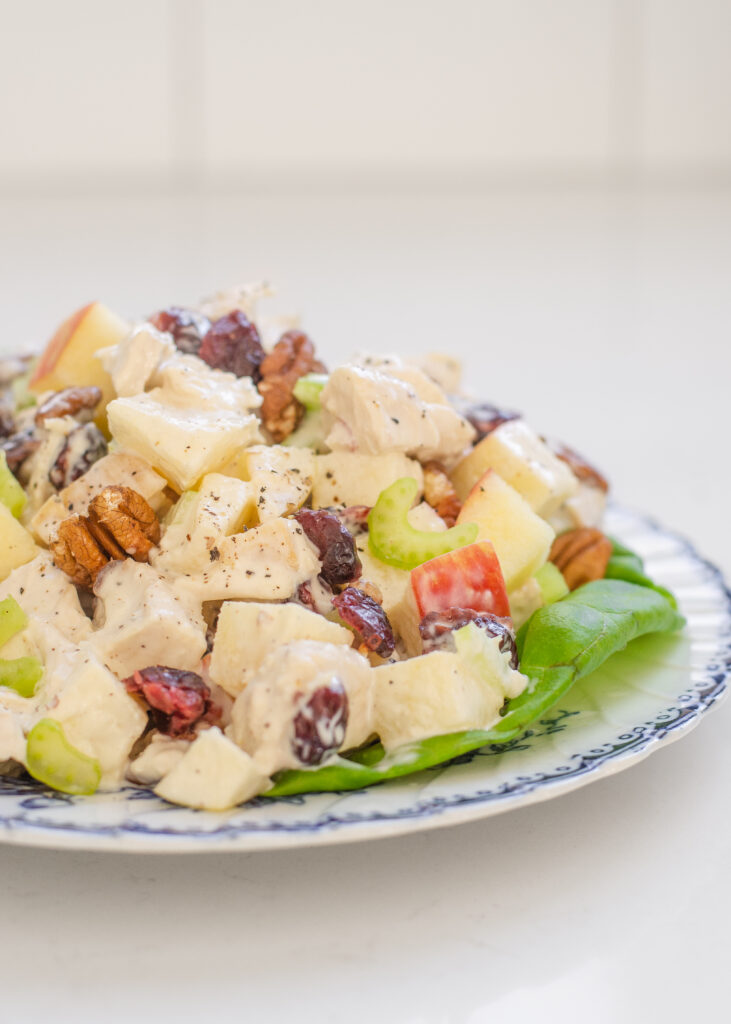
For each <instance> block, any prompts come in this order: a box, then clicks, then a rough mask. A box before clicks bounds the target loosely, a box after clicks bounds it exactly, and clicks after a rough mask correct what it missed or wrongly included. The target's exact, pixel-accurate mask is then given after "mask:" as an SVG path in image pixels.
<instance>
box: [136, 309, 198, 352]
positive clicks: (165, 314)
mask: <svg viewBox="0 0 731 1024" xmlns="http://www.w3.org/2000/svg"><path fill="white" fill-rule="evenodd" d="M150 323H151V324H152V326H153V327H157V329H158V331H167V333H168V334H172V336H173V341H174V342H175V346H176V348H178V349H179V350H180V351H181V352H185V353H186V355H193V356H197V355H198V350H199V348H200V347H201V342H202V341H203V337H204V335H205V334H207V333H208V331H209V330H210V327H211V321H210V320H209V319H208V317H207V316H204V315H203V313H197V312H196V311H195V310H193V309H184V308H183V307H182V306H169V307H168V309H161V310H160V311H159V312H158V313H153V314H152V316H151V317H150Z"/></svg>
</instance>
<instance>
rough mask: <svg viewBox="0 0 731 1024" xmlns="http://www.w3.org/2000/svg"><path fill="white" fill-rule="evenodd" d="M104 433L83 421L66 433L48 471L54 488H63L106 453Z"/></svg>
mask: <svg viewBox="0 0 731 1024" xmlns="http://www.w3.org/2000/svg"><path fill="white" fill-rule="evenodd" d="M107 450H108V449H107V442H106V440H105V438H104V435H103V434H102V432H101V431H100V430H99V428H98V427H97V426H95V425H94V424H93V423H85V424H84V425H83V426H81V427H76V429H75V430H72V431H71V433H70V434H67V436H66V438H65V440H64V442H63V445H62V446H61V450H60V451H59V453H58V455H57V456H56V461H55V462H54V463H53V465H52V466H51V468H50V469H49V471H48V479H49V480H50V481H51V483H52V484H53V486H54V487H55V488H56V490H58V491H60V490H63V488H64V487H68V485H69V484H72V483H73V482H74V480H78V479H79V477H80V476H83V475H84V473H85V472H86V471H87V469H89V467H90V466H93V465H94V463H95V462H98V461H99V459H101V458H102V457H103V456H104V455H106V454H107Z"/></svg>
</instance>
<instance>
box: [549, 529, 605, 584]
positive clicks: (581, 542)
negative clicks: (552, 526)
mask: <svg viewBox="0 0 731 1024" xmlns="http://www.w3.org/2000/svg"><path fill="white" fill-rule="evenodd" d="M611 554H612V542H611V541H610V540H609V538H608V537H605V536H604V534H603V533H602V532H601V530H596V529H594V528H593V527H589V526H582V527H581V528H580V529H578V530H569V531H568V533H562V534H560V535H559V536H558V537H556V539H555V541H554V542H553V547H552V548H551V553H550V555H549V556H548V557H549V559H550V561H551V562H553V564H554V565H555V566H556V568H558V569H560V570H561V572H562V573H563V575H564V579H565V580H566V583H567V585H568V588H569V590H576V588H577V587H580V586H582V585H583V584H584V583H591V582H592V580H600V579H603V577H604V573H605V572H606V571H607V563H608V562H609V559H610V557H611Z"/></svg>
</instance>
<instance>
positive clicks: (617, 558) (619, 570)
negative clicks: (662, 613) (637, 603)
mask: <svg viewBox="0 0 731 1024" xmlns="http://www.w3.org/2000/svg"><path fill="white" fill-rule="evenodd" d="M609 539H610V540H611V542H612V555H611V557H610V559H609V564H608V565H607V569H606V572H605V573H604V579H606V580H624V581H625V582H626V583H637V584H639V586H641V587H650V588H651V589H652V590H656V591H657V592H658V594H662V596H663V597H664V598H665V599H666V600H667V601H669V602H670V604H671V605H672V606H673V608H677V607H678V603H677V601H676V600H675V598H674V597H673V595H672V594H671V593H670V591H669V590H666V588H665V587H661V586H660V585H659V584H658V583H654V582H653V581H652V580H651V579H650V577H649V576H647V575H646V574H645V567H644V564H643V562H642V559H641V558H640V556H639V555H636V554H635V553H634V551H631V550H630V548H626V547H625V546H624V544H620V543H619V541H618V540H615V539H614V538H613V537H610V538H609Z"/></svg>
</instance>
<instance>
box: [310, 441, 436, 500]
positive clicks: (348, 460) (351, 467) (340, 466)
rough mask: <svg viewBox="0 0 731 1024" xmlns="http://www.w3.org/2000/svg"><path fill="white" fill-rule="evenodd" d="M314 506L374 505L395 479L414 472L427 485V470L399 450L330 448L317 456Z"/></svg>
mask: <svg viewBox="0 0 731 1024" xmlns="http://www.w3.org/2000/svg"><path fill="white" fill-rule="evenodd" d="M314 473H315V479H314V482H313V485H312V507H313V508H328V507H329V506H331V505H370V506H373V505H375V503H376V502H377V501H378V495H379V494H380V493H381V491H384V490H385V489H386V488H387V487H389V486H390V485H391V484H392V483H393V482H394V480H399V479H400V478H401V477H404V476H410V477H412V478H413V479H414V480H416V482H417V483H418V485H419V494H421V492H422V491H423V489H424V471H423V470H422V468H421V466H420V465H419V463H418V462H417V461H416V460H415V459H408V458H407V457H406V456H405V455H400V454H398V453H396V452H393V453H391V454H390V455H362V454H360V453H359V452H329V453H328V454H327V455H316V456H315V469H314Z"/></svg>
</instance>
